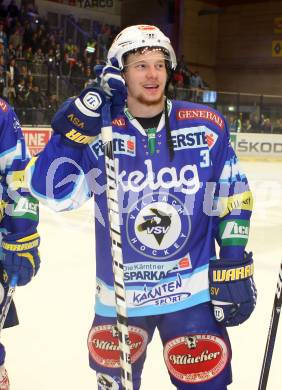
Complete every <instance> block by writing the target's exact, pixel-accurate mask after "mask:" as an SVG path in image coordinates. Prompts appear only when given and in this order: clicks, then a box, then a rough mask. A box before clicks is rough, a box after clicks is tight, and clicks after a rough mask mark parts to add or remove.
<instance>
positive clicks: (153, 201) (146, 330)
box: [26, 25, 256, 390]
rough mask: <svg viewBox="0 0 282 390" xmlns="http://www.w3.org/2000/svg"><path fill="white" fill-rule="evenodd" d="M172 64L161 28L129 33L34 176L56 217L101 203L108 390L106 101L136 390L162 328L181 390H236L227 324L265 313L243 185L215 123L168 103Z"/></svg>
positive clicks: (99, 344) (100, 376)
mask: <svg viewBox="0 0 282 390" xmlns="http://www.w3.org/2000/svg"><path fill="white" fill-rule="evenodd" d="M175 67H176V57H175V53H174V50H173V48H172V46H171V43H170V41H169V39H168V38H167V37H166V36H165V35H164V34H163V33H162V32H161V31H160V30H159V29H158V28H157V27H154V26H148V25H137V26H131V27H128V28H126V29H124V30H123V31H121V33H120V34H119V35H118V36H117V37H116V39H115V40H114V42H113V44H112V46H111V48H110V50H109V52H108V62H107V65H106V66H104V67H102V68H101V67H99V68H98V69H97V75H98V78H99V81H100V86H101V89H99V88H94V87H93V88H88V89H86V90H84V91H82V93H81V94H80V95H79V96H78V97H75V98H72V99H69V100H67V101H66V102H65V103H63V105H62V106H61V107H60V108H59V110H58V111H57V113H56V114H55V116H54V118H53V121H52V127H53V130H54V134H53V136H52V138H51V140H50V141H49V143H48V144H47V146H46V148H45V149H44V151H43V152H42V153H41V154H40V155H39V156H38V157H36V158H35V159H33V160H32V161H31V162H30V164H29V166H28V167H27V170H26V180H27V183H28V186H29V188H30V191H31V192H32V194H33V195H34V196H35V197H37V198H38V199H39V200H41V201H42V202H43V203H46V204H47V205H49V206H51V207H52V208H54V209H55V210H57V211H64V210H69V209H72V208H75V207H78V206H79V205H81V204H83V203H84V202H85V201H86V200H87V199H89V198H90V197H91V196H92V195H94V197H95V210H96V218H97V220H96V224H95V225H96V226H95V229H96V230H95V232H96V263H97V267H96V270H97V275H96V276H97V289H96V305H95V317H94V322H93V324H92V328H91V330H90V333H89V337H88V347H89V359H90V366H91V367H92V368H93V369H94V370H95V371H96V373H97V380H98V388H99V389H103V390H106V389H121V378H120V369H119V351H118V338H117V335H116V332H115V324H116V311H115V298H114V292H113V291H114V290H113V279H114V278H113V273H112V256H111V240H110V235H109V225H108V219H107V207H106V191H105V181H106V175H105V167H104V165H105V163H104V156H103V142H102V139H101V135H100V131H101V126H102V117H101V115H102V107H103V106H104V104H105V102H106V99H110V101H111V114H112V119H113V122H112V125H113V132H114V152H115V159H116V169H117V172H118V185H119V187H118V189H119V205H120V221H121V234H122V248H123V261H124V270H125V274H124V279H125V286H126V294H127V296H126V299H127V311H128V316H129V319H128V320H129V338H130V349H131V361H132V368H133V382H134V390H137V389H139V388H140V383H141V373H142V368H143V364H144V361H145V357H146V350H147V345H148V343H149V342H150V341H151V339H152V336H153V332H154V330H155V329H156V328H157V329H158V331H159V333H160V336H161V339H162V342H163V348H164V360H165V363H166V365H167V369H168V372H169V375H170V378H171V382H172V384H173V385H174V386H175V387H176V388H177V389H178V390H184V389H185V390H186V389H197V390H225V389H227V385H228V384H230V383H231V380H232V379H231V346H230V342H229V337H228V334H227V330H226V327H227V326H235V325H238V324H240V323H242V322H244V321H245V320H246V319H247V318H248V317H249V316H250V314H251V313H252V311H253V309H254V307H255V303H256V289H255V285H254V282H253V259H252V254H251V253H249V254H248V253H246V252H245V246H246V244H247V241H248V234H249V220H250V216H251V210H252V194H251V192H250V189H249V186H248V183H247V179H246V176H245V174H244V173H243V172H242V171H241V170H240V168H239V165H238V161H237V157H236V155H235V153H234V151H233V149H232V147H231V145H230V139H229V131H228V128H227V124H226V121H225V119H224V117H223V116H222V115H221V114H220V113H219V112H217V111H216V110H214V109H212V108H209V107H207V106H204V105H199V104H192V103H189V102H184V101H172V100H169V99H168V98H167V97H166V89H167V84H168V81H169V78H170V76H171V73H172V72H173V70H174V69H175ZM124 106H125V107H124ZM216 242H217V243H218V247H219V249H218V250H217V251H216V245H215V244H216Z"/></svg>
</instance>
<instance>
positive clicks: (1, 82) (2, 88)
mask: <svg viewBox="0 0 282 390" xmlns="http://www.w3.org/2000/svg"><path fill="white" fill-rule="evenodd" d="M6 92H7V91H6V77H5V72H4V70H3V69H1V68H0V97H2V98H5V97H6Z"/></svg>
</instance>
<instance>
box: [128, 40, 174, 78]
mask: <svg viewBox="0 0 282 390" xmlns="http://www.w3.org/2000/svg"><path fill="white" fill-rule="evenodd" d="M146 50H149V51H157V52H162V53H163V54H164V60H165V67H166V70H167V72H168V73H169V72H170V66H169V52H168V51H167V50H165V49H163V48H162V47H150V46H145V47H138V48H137V49H133V50H130V51H129V52H127V53H125V54H124V56H123V57H122V60H123V63H124V65H125V67H124V71H125V69H126V64H127V59H128V56H129V55H130V54H144V52H145V51H146Z"/></svg>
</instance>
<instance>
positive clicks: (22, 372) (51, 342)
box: [1, 161, 282, 390]
mask: <svg viewBox="0 0 282 390" xmlns="http://www.w3.org/2000/svg"><path fill="white" fill-rule="evenodd" d="M241 165H242V167H243V168H244V170H245V171H246V173H247V175H248V179H249V181H250V184H251V188H252V190H253V192H254V197H255V206H254V207H255V211H254V214H253V218H252V224H251V235H250V240H249V243H248V248H247V249H248V250H252V251H253V252H254V259H255V264H256V268H255V281H256V284H257V288H258V294H259V295H258V302H257V307H256V310H255V312H254V313H253V315H252V316H251V318H250V319H249V320H248V321H247V322H246V323H245V324H243V325H241V326H238V327H235V328H230V329H229V334H230V337H231V342H232V346H233V360H232V361H233V377H234V378H233V379H234V381H233V384H232V385H231V386H230V387H229V389H230V390H255V389H257V387H258V381H259V376H260V370H261V365H262V360H263V354H264V348H265V343H266V337H267V332H268V327H269V322H270V316H271V311H272V306H273V300H274V293H275V289H276V283H277V278H278V271H279V265H280V262H281V260H282V163H281V162H258V161H248V162H241ZM92 206H93V203H92V201H90V202H88V203H87V204H85V206H83V208H81V209H80V210H76V211H74V212H68V213H64V214H55V213H54V212H52V211H50V210H47V209H46V208H43V207H41V222H40V228H39V231H40V234H41V236H42V244H41V257H42V266H41V269H40V272H39V274H38V275H37V276H36V278H35V279H34V280H33V282H32V283H31V284H30V285H28V286H26V287H19V288H17V290H16V295H15V301H16V304H17V308H18V314H19V317H20V326H18V327H15V328H11V329H6V330H4V331H3V332H2V334H1V342H2V343H4V344H5V346H6V350H7V359H6V367H7V369H8V371H9V376H10V380H11V390H97V385H96V380H95V375H94V373H93V372H92V371H91V370H90V368H88V351H87V345H86V339H87V334H88V331H89V329H90V326H91V322H92V318H93V310H94V309H93V307H94V298H93V297H94V291H95V262H94V245H95V243H94V238H93V232H94V227H93V207H92ZM280 321H281V323H280V325H279V328H278V334H277V342H276V348H275V350H274V355H273V360H272V366H271V371H270V377H269V383H268V388H267V389H268V390H279V389H281V388H282V385H281V359H282V319H281V320H280ZM141 389H142V390H154V389H160V390H168V389H173V387H172V385H171V384H170V382H169V377H168V374H167V372H166V368H165V365H164V363H163V359H162V349H161V344H160V341H159V339H158V335H157V334H155V336H154V339H153V342H152V343H151V345H150V346H149V348H148V357H147V362H146V364H145V370H144V376H143V382H142V387H141Z"/></svg>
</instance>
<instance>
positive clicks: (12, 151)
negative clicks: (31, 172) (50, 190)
mask: <svg viewBox="0 0 282 390" xmlns="http://www.w3.org/2000/svg"><path fill="white" fill-rule="evenodd" d="M29 159H30V156H29V152H28V150H27V147H26V144H25V140H24V136H23V133H22V130H21V126H20V123H19V120H18V118H17V116H16V114H15V112H14V110H13V109H12V108H11V107H10V106H9V105H8V104H7V103H6V102H5V101H4V100H2V99H0V175H1V176H0V184H1V186H0V189H1V193H0V202H1V204H0V232H1V235H0V247H1V240H2V237H3V235H9V234H13V235H15V238H16V237H19V238H21V237H24V236H26V235H28V234H29V232H34V230H35V229H36V227H37V225H38V201H37V200H36V199H35V198H33V197H32V196H31V194H30V193H29V192H28V191H27V190H26V189H23V188H22V184H23V179H24V169H25V167H26V165H27V163H28V161H29Z"/></svg>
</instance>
